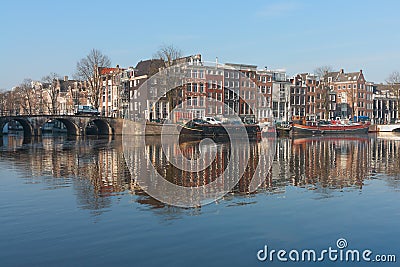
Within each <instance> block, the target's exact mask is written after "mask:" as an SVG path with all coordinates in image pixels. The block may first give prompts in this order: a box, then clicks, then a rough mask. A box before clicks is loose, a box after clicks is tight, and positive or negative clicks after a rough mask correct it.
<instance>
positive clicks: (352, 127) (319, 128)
mask: <svg viewBox="0 0 400 267" xmlns="http://www.w3.org/2000/svg"><path fill="white" fill-rule="evenodd" d="M369 125H370V124H369V123H352V124H340V123H338V124H331V123H326V124H323V123H321V122H320V123H318V124H314V125H302V124H293V126H292V135H315V134H321V135H329V134H334V135H335V134H367V133H368V128H369Z"/></svg>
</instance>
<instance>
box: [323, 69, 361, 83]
mask: <svg viewBox="0 0 400 267" xmlns="http://www.w3.org/2000/svg"><path fill="white" fill-rule="evenodd" d="M361 75H362V70H360V71H359V72H349V73H345V72H344V70H343V69H341V70H340V71H333V72H328V73H327V74H325V75H324V78H325V79H328V78H332V81H333V82H348V81H357V80H358V79H359V78H360V76H361Z"/></svg>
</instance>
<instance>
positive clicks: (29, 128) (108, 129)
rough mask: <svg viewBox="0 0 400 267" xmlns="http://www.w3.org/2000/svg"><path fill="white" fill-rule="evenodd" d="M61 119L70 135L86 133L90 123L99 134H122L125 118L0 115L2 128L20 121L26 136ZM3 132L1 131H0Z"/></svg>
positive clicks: (34, 133)
mask: <svg viewBox="0 0 400 267" xmlns="http://www.w3.org/2000/svg"><path fill="white" fill-rule="evenodd" d="M56 120H57V121H60V122H61V123H63V124H64V125H65V127H66V129H67V134H68V135H78V136H79V135H86V129H87V126H88V125H89V124H95V125H96V127H97V129H98V134H99V135H121V134H122V127H123V123H124V119H120V118H110V117H99V116H87V115H86V116H85V115H80V116H78V115H21V116H2V117H0V129H1V130H3V128H4V126H5V124H6V123H8V122H10V121H17V122H19V123H20V124H21V125H22V127H23V129H24V136H25V137H31V136H39V135H41V134H42V127H43V126H44V125H45V124H46V122H49V121H56ZM0 133H1V132H0Z"/></svg>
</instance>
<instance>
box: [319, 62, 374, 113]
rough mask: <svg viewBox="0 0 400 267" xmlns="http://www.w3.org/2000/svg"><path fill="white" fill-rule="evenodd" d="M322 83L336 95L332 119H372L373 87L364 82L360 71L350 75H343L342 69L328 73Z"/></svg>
mask: <svg viewBox="0 0 400 267" xmlns="http://www.w3.org/2000/svg"><path fill="white" fill-rule="evenodd" d="M322 82H323V85H324V86H328V88H329V89H330V91H331V92H334V93H335V94H336V99H335V100H336V103H337V106H336V112H335V114H334V117H341V118H352V117H354V116H357V117H358V116H368V117H370V118H371V117H372V113H373V99H372V97H373V88H374V87H373V84H372V83H369V82H367V81H366V80H365V78H364V74H363V72H362V70H360V71H359V72H351V73H345V72H344V70H343V69H341V70H340V71H337V72H329V73H327V74H326V75H325V76H324V77H323V79H322ZM332 95H333V94H332ZM327 119H328V118H327Z"/></svg>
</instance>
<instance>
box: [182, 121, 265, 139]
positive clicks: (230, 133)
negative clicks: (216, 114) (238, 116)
mask: <svg viewBox="0 0 400 267" xmlns="http://www.w3.org/2000/svg"><path fill="white" fill-rule="evenodd" d="M243 126H244V127H243ZM179 128H180V134H181V136H187V137H190V138H204V137H211V138H229V137H231V138H238V139H240V138H245V137H246V134H247V138H248V139H250V140H259V139H260V138H261V130H260V127H259V125H257V124H242V125H240V124H209V123H207V122H205V121H203V120H201V119H194V120H191V121H189V122H188V123H186V124H184V125H180V127H179Z"/></svg>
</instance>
